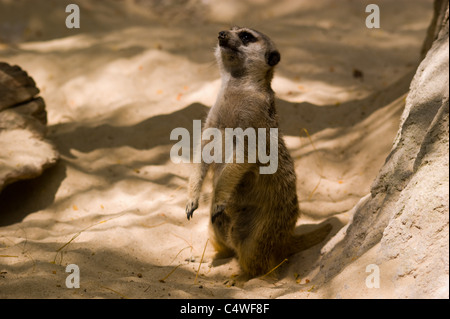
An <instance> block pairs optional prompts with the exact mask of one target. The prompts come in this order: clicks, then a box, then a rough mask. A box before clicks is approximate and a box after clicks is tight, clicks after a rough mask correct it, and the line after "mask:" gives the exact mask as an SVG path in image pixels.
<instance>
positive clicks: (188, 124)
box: [0, 0, 432, 298]
mask: <svg viewBox="0 0 450 319" xmlns="http://www.w3.org/2000/svg"><path fill="white" fill-rule="evenodd" d="M136 2H137V3H134V2H133V1H95V2H94V1H77V3H78V4H79V5H80V8H81V28H80V29H67V28H66V27H65V18H66V16H67V13H65V7H66V5H67V4H69V3H71V1H59V0H58V1H56V0H45V1H43V0H39V1H38V0H33V1H31V0H30V1H19V2H17V1H9V0H0V60H2V61H5V62H8V63H11V64H17V65H20V66H21V67H22V68H23V69H25V70H26V71H27V72H28V73H29V74H30V75H31V76H32V77H33V78H34V80H35V81H36V83H37V86H38V87H39V88H40V89H41V96H42V97H43V98H44V99H45V102H46V105H47V112H48V138H49V139H50V140H52V141H53V142H54V143H55V145H56V146H57V148H58V150H59V151H60V153H61V160H60V161H59V163H58V164H57V165H56V166H54V167H53V168H50V169H48V170H47V171H45V173H44V174H43V175H42V176H41V177H39V178H37V179H34V180H30V181H23V182H19V183H16V184H14V185H10V186H8V187H7V188H6V189H5V190H4V191H3V192H2V193H1V194H0V298H334V297H338V296H331V295H329V294H327V292H326V290H324V289H320V287H316V286H315V285H314V278H315V277H316V276H317V274H318V273H319V271H320V266H319V265H320V258H321V255H322V252H321V250H322V249H323V246H324V245H325V244H326V245H327V246H326V247H328V249H329V247H330V246H332V245H333V244H334V243H333V240H334V241H336V240H338V239H336V237H333V236H334V235H335V234H336V233H338V231H339V230H340V229H341V228H342V227H344V226H345V225H346V224H347V222H348V221H349V219H350V218H351V210H352V208H353V207H354V206H355V205H356V204H357V203H358V201H359V200H360V199H361V198H363V197H364V196H366V194H368V193H369V190H370V185H371V183H372V181H373V180H374V178H375V176H376V175H377V173H378V171H379V169H380V168H381V166H382V165H383V163H384V161H385V159H386V156H387V155H388V154H389V151H390V150H391V148H392V142H393V140H394V137H395V134H396V132H397V130H398V127H399V121H400V116H401V113H402V110H403V107H404V104H405V101H404V99H405V96H406V93H407V92H408V88H409V83H410V81H411V78H412V76H413V74H414V72H415V68H416V67H417V65H418V63H419V62H420V61H419V55H420V48H421V45H422V43H423V40H424V38H425V34H426V29H427V27H428V24H429V22H430V21H431V16H432V1H430V0H421V1H406V0H402V1H377V4H378V5H379V6H380V10H381V28H380V29H368V28H366V26H365V19H366V16H367V14H366V13H365V7H366V5H367V4H369V3H371V1H339V2H337V1H332V0H328V1H326V0H320V1H319V0H315V1H289V0H284V1H276V2H273V1H264V0H261V1H245V2H244V1H227V2H225V1H218V0H216V1H201V2H200V1H186V3H185V5H184V6H183V7H179V6H177V1H168V2H166V4H164V5H163V4H159V5H154V4H151V2H149V1H136ZM180 8H182V9H180ZM234 24H237V25H242V26H249V27H254V28H256V29H258V30H261V31H262V32H265V33H267V34H268V35H269V36H271V38H272V39H273V40H274V41H275V42H276V43H277V45H278V48H279V50H280V52H281V56H282V59H281V63H280V64H279V66H278V67H277V70H276V74H275V78H274V81H273V88H274V90H275V92H276V94H277V107H278V111H279V114H280V129H281V130H282V131H283V132H284V134H285V135H286V143H287V146H288V148H289V151H290V152H291V155H292V157H293V158H294V160H295V169H296V173H297V176H298V185H297V187H298V195H299V199H300V208H301V210H302V213H303V216H302V218H301V219H300V220H299V221H298V231H299V232H304V231H309V230H310V229H314V227H316V226H315V225H316V224H319V223H324V222H328V223H331V224H332V225H333V231H332V234H331V235H330V237H329V238H327V240H326V242H324V243H323V244H320V245H317V246H315V247H313V248H311V249H309V250H307V251H304V252H301V253H299V254H296V255H294V256H292V257H290V258H289V260H288V262H286V263H285V264H283V265H282V266H281V267H280V268H279V273H278V274H277V276H267V277H265V278H256V279H252V280H250V281H247V282H238V281H237V280H236V279H238V278H239V277H238V276H237V275H238V274H239V267H238V264H237V261H236V260H235V259H225V260H219V261H215V262H213V256H214V251H213V249H212V247H211V244H210V242H208V238H209V237H208V236H209V234H208V222H209V210H208V208H209V199H210V190H211V185H210V181H207V182H206V185H205V187H204V191H203V195H202V200H201V203H200V207H199V209H198V210H197V211H196V212H195V214H194V218H193V220H191V221H187V220H186V215H185V213H184V205H185V203H186V186H187V179H188V176H189V172H190V168H191V167H190V164H176V163H173V162H172V161H171V159H170V156H169V152H170V149H171V147H172V146H173V145H174V143H175V142H174V141H171V140H170V132H171V131H172V130H173V129H174V128H177V127H184V128H187V129H189V130H190V131H191V130H192V121H193V120H194V119H202V118H204V117H205V115H206V114H207V112H208V109H209V107H210V106H211V105H212V104H213V103H214V100H215V95H216V94H217V92H218V89H219V86H220V79H219V74H218V70H217V67H216V65H215V62H214V57H213V49H214V46H215V43H216V37H217V33H218V31H220V30H223V29H226V28H228V27H229V26H230V25H234ZM205 247H206V250H205ZM203 252H204V255H203ZM201 261H203V262H202V263H200V262H201ZM69 264H76V265H77V266H78V268H79V270H80V288H79V289H70V288H67V286H66V278H67V277H68V276H69V273H67V272H66V266H67V265H69ZM351 271H352V270H351V269H347V270H346V272H347V273H348V272H351ZM346 276H348V275H346ZM328 288H330V287H328ZM331 288H332V287H331ZM350 296H352V297H353V298H361V297H364V296H365V292H364V291H355V292H354V295H352V294H350Z"/></svg>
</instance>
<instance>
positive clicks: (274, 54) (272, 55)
mask: <svg viewBox="0 0 450 319" xmlns="http://www.w3.org/2000/svg"><path fill="white" fill-rule="evenodd" d="M280 59H281V56H280V52H278V51H276V50H275V51H271V52H269V54H268V55H267V64H268V65H270V66H275V65H277V64H278V62H280Z"/></svg>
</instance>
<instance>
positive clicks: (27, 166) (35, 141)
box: [0, 62, 59, 191]
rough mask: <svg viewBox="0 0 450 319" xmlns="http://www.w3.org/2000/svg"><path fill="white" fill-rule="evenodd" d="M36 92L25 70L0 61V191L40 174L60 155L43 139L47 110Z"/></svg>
mask: <svg viewBox="0 0 450 319" xmlns="http://www.w3.org/2000/svg"><path fill="white" fill-rule="evenodd" d="M38 93H39V89H38V88H37V87H36V85H35V83H34V80H33V79H32V78H31V77H29V76H28V75H27V73H26V72H25V71H23V70H22V69H21V68H20V67H18V66H10V65H9V64H7V63H1V62H0V191H1V190H2V189H3V188H4V187H5V186H6V185H7V184H10V183H12V182H15V181H17V180H22V179H27V178H34V177H37V176H39V175H40V174H41V173H42V171H43V170H44V169H45V168H47V167H49V166H51V165H53V164H55V163H56V161H57V159H58V157H59V154H58V152H57V150H56V149H55V147H54V146H53V144H51V143H50V142H49V141H48V140H46V139H45V138H44V136H45V132H46V124H47V113H46V111H45V103H44V100H43V99H42V98H41V97H35V96H36V95H37V94H38Z"/></svg>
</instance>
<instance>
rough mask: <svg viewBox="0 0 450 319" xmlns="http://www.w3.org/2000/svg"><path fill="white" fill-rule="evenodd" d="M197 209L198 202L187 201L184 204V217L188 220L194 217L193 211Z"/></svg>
mask: <svg viewBox="0 0 450 319" xmlns="http://www.w3.org/2000/svg"><path fill="white" fill-rule="evenodd" d="M197 208H198V202H194V201H189V202H188V203H187V204H186V217H187V219H188V220H190V219H191V218H192V216H193V215H194V211H195V210H196V209H197Z"/></svg>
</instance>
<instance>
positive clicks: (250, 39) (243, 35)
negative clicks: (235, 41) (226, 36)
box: [239, 31, 258, 45]
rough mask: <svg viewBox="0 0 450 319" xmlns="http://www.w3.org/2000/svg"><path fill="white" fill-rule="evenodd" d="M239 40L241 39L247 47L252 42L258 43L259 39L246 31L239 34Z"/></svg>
mask: <svg viewBox="0 0 450 319" xmlns="http://www.w3.org/2000/svg"><path fill="white" fill-rule="evenodd" d="M239 39H241V41H242V43H243V44H244V45H247V44H249V43H250V42H256V41H258V39H257V38H255V36H254V35H253V34H251V33H250V32H246V31H244V32H241V33H239Z"/></svg>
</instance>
